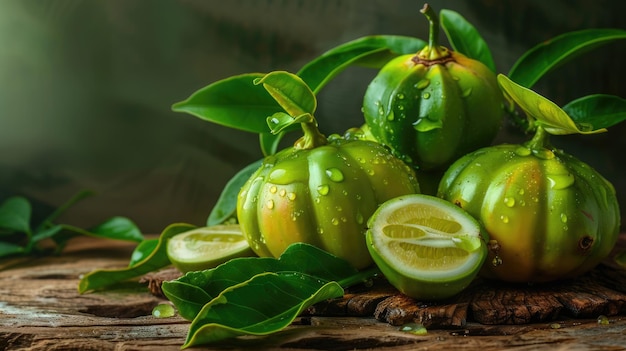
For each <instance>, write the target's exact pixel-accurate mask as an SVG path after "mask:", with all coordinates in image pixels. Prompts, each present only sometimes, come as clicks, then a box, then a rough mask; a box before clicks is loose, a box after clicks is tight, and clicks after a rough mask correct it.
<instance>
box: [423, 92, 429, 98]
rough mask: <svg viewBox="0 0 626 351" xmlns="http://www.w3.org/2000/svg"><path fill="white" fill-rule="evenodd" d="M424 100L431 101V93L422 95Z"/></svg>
mask: <svg viewBox="0 0 626 351" xmlns="http://www.w3.org/2000/svg"><path fill="white" fill-rule="evenodd" d="M422 99H425V100H428V99H430V93H429V92H425V93H424V94H422Z"/></svg>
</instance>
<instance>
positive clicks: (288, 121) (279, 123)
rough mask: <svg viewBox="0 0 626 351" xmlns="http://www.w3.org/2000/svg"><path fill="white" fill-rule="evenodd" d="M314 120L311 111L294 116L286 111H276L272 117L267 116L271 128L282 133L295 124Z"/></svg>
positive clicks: (274, 132) (276, 132)
mask: <svg viewBox="0 0 626 351" xmlns="http://www.w3.org/2000/svg"><path fill="white" fill-rule="evenodd" d="M313 121H314V119H313V115H311V114H310V113H304V114H301V115H299V116H293V117H292V116H290V115H289V114H287V113H284V112H276V113H275V114H273V115H271V116H270V117H267V125H268V126H269V127H270V130H271V131H272V133H273V134H278V133H281V132H282V131H284V130H285V129H287V128H289V127H291V126H293V125H300V124H301V123H311V122H313Z"/></svg>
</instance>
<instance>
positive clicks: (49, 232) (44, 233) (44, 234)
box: [32, 224, 63, 242]
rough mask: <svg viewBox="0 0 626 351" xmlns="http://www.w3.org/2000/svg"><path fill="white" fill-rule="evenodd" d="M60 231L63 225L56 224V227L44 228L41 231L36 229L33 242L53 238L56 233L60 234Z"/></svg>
mask: <svg viewBox="0 0 626 351" xmlns="http://www.w3.org/2000/svg"><path fill="white" fill-rule="evenodd" d="M61 230H63V225H61V224H57V225H52V226H49V227H45V228H43V229H38V230H37V232H35V234H33V239H32V241H33V242H38V241H41V240H44V239H48V238H52V237H53V236H55V235H56V234H57V233H58V232H60V231H61Z"/></svg>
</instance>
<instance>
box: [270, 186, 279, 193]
mask: <svg viewBox="0 0 626 351" xmlns="http://www.w3.org/2000/svg"><path fill="white" fill-rule="evenodd" d="M277 191H278V188H277V187H276V185H272V186H271V187H270V193H272V194H276V192H277Z"/></svg>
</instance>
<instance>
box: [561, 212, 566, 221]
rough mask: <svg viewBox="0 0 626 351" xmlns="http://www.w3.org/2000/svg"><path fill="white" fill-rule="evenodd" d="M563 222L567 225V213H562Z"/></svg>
mask: <svg viewBox="0 0 626 351" xmlns="http://www.w3.org/2000/svg"><path fill="white" fill-rule="evenodd" d="M561 222H563V223H567V215H566V214H565V213H561Z"/></svg>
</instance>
